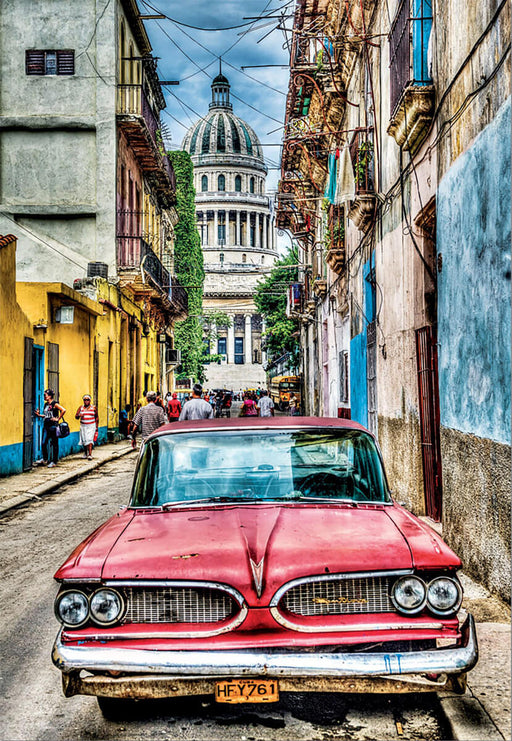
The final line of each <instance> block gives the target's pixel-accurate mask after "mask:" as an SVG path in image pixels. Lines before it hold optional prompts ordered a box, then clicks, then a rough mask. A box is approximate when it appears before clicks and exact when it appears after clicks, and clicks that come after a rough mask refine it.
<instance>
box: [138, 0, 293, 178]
mask: <svg viewBox="0 0 512 741" xmlns="http://www.w3.org/2000/svg"><path fill="white" fill-rule="evenodd" d="M138 3H139V7H140V11H141V14H142V15H147V14H155V13H161V14H164V15H166V16H167V18H166V19H160V20H147V21H146V22H145V24H146V29H147V31H148V35H149V38H150V41H151V44H152V46H153V53H154V55H155V56H157V57H159V60H158V72H159V77H160V79H162V80H179V85H177V86H168V87H164V88H163V91H164V94H165V97H166V100H167V109H166V110H165V111H163V112H162V114H163V115H162V122H163V123H164V124H165V127H166V129H167V131H168V134H169V135H170V137H171V143H170V147H171V148H173V149H174V148H176V149H179V148H180V146H181V142H182V140H183V137H184V136H185V133H186V131H187V129H188V128H189V127H190V126H191V125H192V123H194V122H195V121H197V120H198V119H199V118H200V117H201V116H204V115H205V114H206V113H207V112H208V104H209V103H210V100H211V88H210V85H211V82H212V79H213V78H214V77H215V76H216V75H217V74H218V72H219V57H222V72H223V74H224V75H225V76H226V77H227V78H228V79H229V82H230V84H231V102H232V103H233V112H234V113H235V114H236V115H237V116H240V118H242V119H244V120H245V121H247V122H248V123H249V124H250V125H251V126H252V127H253V129H254V130H255V132H256V133H257V135H258V137H259V139H260V141H261V143H262V145H263V152H264V155H265V158H266V160H267V165H268V167H269V175H268V179H267V190H273V189H275V187H276V185H277V180H278V169H277V167H278V165H279V151H280V150H279V146H275V145H278V144H279V143H280V142H281V138H282V125H283V121H284V109H285V101H286V91H287V85H288V75H289V71H288V62H289V53H288V50H287V46H286V41H287V37H288V38H289V36H290V34H285V32H284V31H282V30H276V29H277V26H279V25H281V27H286V28H290V27H291V25H292V18H284V17H283V16H286V15H290V14H291V13H292V12H293V8H294V0H217V1H216V2H215V1H214V0H181V2H178V0H138ZM262 16H273V17H267V18H265V19H263V20H254V19H259V18H261V17H262ZM233 27H234V28H233ZM203 29H215V30H203ZM266 65H275V66H266ZM243 67H245V69H243ZM271 168H274V169H271Z"/></svg>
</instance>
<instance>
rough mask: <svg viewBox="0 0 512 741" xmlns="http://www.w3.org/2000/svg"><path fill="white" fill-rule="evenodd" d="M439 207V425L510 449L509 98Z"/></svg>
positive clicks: (456, 168) (446, 186) (459, 166)
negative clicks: (440, 266) (440, 258)
mask: <svg viewBox="0 0 512 741" xmlns="http://www.w3.org/2000/svg"><path fill="white" fill-rule="evenodd" d="M437 203H438V213H437V250H438V253H440V254H441V255H442V270H441V272H439V274H438V288H439V333H438V337H439V343H440V346H439V388H440V406H441V424H442V425H444V426H445V427H448V428H452V429H454V430H460V431H461V432H466V433H471V434H474V435H477V436H479V437H482V438H487V439H490V440H495V441H497V442H503V443H509V442H510V435H511V430H510V375H511V362H510V330H511V327H510V98H509V99H508V101H507V102H506V103H505V104H504V105H503V106H502V108H501V109H500V111H499V112H498V114H497V116H496V117H495V118H494V120H493V121H492V122H491V123H490V124H489V125H488V126H487V127H486V128H485V129H484V130H483V131H482V133H481V134H480V135H479V136H478V137H477V138H476V139H475V141H474V143H473V145H472V146H471V147H470V148H469V149H468V150H467V151H466V152H465V153H464V154H463V155H461V156H460V157H459V158H458V159H457V160H456V161H455V163H454V164H453V166H452V167H451V168H450V170H449V171H448V172H447V174H446V175H445V177H444V178H443V180H442V181H441V183H440V185H439V189H438V195H437ZM507 273H508V277H507Z"/></svg>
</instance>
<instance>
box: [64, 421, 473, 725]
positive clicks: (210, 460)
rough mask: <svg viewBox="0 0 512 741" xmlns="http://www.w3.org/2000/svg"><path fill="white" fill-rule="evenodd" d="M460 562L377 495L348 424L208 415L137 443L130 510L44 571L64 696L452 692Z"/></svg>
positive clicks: (363, 441) (250, 697) (370, 459)
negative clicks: (52, 591)
mask: <svg viewBox="0 0 512 741" xmlns="http://www.w3.org/2000/svg"><path fill="white" fill-rule="evenodd" d="M460 567H461V562H460V560H459V559H458V558H457V556H456V555H455V554H454V553H453V552H452V551H451V550H450V549H449V548H448V546H447V545H446V544H445V543H444V542H443V541H442V540H441V538H440V537H439V536H438V535H437V534H436V533H435V532H434V531H433V530H432V529H430V528H429V527H428V526H427V525H426V524H425V523H424V522H422V521H421V520H419V519H418V518H417V517H415V516H413V515H412V514H411V513H410V512H408V511H407V510H406V509H404V508H403V507H402V506H400V505H399V504H397V503H396V502H394V501H393V500H392V498H391V496H390V492H389V487H388V483H387V481H386V476H385V473H384V469H383V465H382V460H381V456H380V453H379V450H378V446H377V444H376V441H375V439H374V438H373V436H372V435H371V434H370V433H369V432H368V431H367V430H365V429H364V428H363V427H361V426H360V425H358V424H357V423H355V422H351V421H348V420H338V419H326V418H324V419H317V418H300V417H294V418H290V417H286V418H274V417H271V418H259V419H250V420H247V419H217V420H205V421H197V422H183V423H179V424H174V425H168V426H165V427H162V428H160V430H157V431H156V432H155V433H154V434H153V435H152V436H151V437H149V438H148V439H147V440H146V442H145V444H144V446H143V448H142V450H141V454H140V457H139V460H138V464H137V468H136V472H135V477H134V484H133V489H132V493H131V499H130V503H129V505H128V506H127V507H124V508H122V510H121V511H120V512H118V513H117V514H115V515H114V516H113V517H111V518H110V519H109V520H108V521H107V522H106V523H105V524H104V525H102V526H101V527H100V528H98V530H96V532H94V533H92V535H90V536H89V537H88V538H86V540H84V542H83V543H81V545H79V546H78V547H77V548H76V549H75V551H74V552H73V553H72V554H71V556H70V557H69V558H68V560H67V561H66V562H65V563H64V564H63V565H62V566H61V567H60V569H59V570H58V571H57V573H56V574H55V578H56V580H57V581H58V582H59V583H60V589H59V592H58V595H57V598H56V603H55V613H56V616H57V618H58V619H59V621H60V622H61V623H62V627H61V630H60V631H59V634H58V636H57V639H56V642H55V645H54V650H53V661H54V663H55V665H56V666H57V667H58V668H59V669H60V670H61V671H62V678H63V686H64V692H65V694H66V695H67V696H72V695H75V694H88V695H96V696H97V697H98V702H99V704H100V707H101V708H102V710H103V712H104V713H105V714H107V715H113V714H115V713H116V712H117V711H119V709H120V707H121V706H122V703H123V700H126V698H132V699H142V698H158V697H177V696H180V695H191V694H209V693H211V694H213V695H214V696H215V699H216V700H217V701H219V702H271V701H274V700H277V699H278V697H279V692H287V691H323V692H325V691H335V692H372V691H375V692H394V691H399V692H404V691H406V692H408V691H409V692H418V691H439V690H446V689H451V690H454V691H464V680H465V672H467V671H468V670H469V669H471V668H472V667H473V666H474V664H475V663H476V661H477V641H476V635H475V626H474V621H473V619H472V617H471V616H470V615H468V616H467V618H466V620H465V622H464V624H462V625H461V624H460V622H459V618H458V612H459V608H460V605H461V601H462V589H461V585H460V583H459V581H458V579H457V571H458V569H460Z"/></svg>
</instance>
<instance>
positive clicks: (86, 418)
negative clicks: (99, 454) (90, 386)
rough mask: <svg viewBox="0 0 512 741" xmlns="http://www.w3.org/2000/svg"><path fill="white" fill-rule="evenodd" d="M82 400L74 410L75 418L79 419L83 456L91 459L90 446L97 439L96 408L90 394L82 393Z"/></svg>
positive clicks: (97, 421) (97, 422) (91, 446)
mask: <svg viewBox="0 0 512 741" xmlns="http://www.w3.org/2000/svg"><path fill="white" fill-rule="evenodd" d="M82 401H83V404H82V406H80V407H78V409H77V410H76V414H75V419H79V420H80V445H81V446H82V447H83V449H84V458H87V459H88V460H92V448H93V445H94V443H95V442H96V441H97V439H98V426H99V417H98V410H97V408H96V407H95V406H94V405H93V404H92V403H91V396H90V394H84V395H83V396H82Z"/></svg>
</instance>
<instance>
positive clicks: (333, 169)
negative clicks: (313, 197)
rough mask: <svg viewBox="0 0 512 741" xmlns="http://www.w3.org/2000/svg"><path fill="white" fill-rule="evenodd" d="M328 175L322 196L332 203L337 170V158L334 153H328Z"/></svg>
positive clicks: (334, 194)
mask: <svg viewBox="0 0 512 741" xmlns="http://www.w3.org/2000/svg"><path fill="white" fill-rule="evenodd" d="M328 164H329V177H328V178H327V185H326V188H325V193H324V196H325V198H327V199H328V201H329V203H334V198H335V196H336V180H337V170H338V160H337V159H336V155H335V154H330V155H329V161H328Z"/></svg>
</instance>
